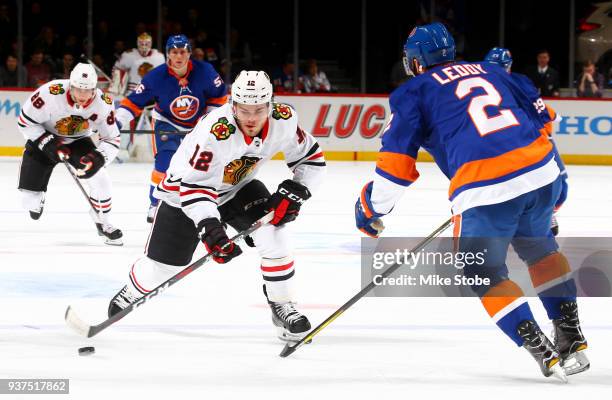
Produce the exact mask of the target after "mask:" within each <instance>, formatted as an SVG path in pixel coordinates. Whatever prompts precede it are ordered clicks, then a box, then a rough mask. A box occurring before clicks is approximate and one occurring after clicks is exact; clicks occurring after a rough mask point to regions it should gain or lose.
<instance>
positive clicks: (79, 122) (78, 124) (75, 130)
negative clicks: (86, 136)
mask: <svg viewBox="0 0 612 400" xmlns="http://www.w3.org/2000/svg"><path fill="white" fill-rule="evenodd" d="M88 129H89V122H87V120H86V119H84V118H83V117H81V116H78V115H71V116H69V117H64V118H62V119H60V120H59V121H57V122H56V123H55V130H56V131H57V133H59V134H60V135H64V136H72V135H76V134H79V133H82V132H85V131H87V130H88Z"/></svg>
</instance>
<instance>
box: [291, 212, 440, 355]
mask: <svg viewBox="0 0 612 400" xmlns="http://www.w3.org/2000/svg"><path fill="white" fill-rule="evenodd" d="M451 223H452V219H451V218H449V219H448V220H447V221H446V222H444V223H443V224H442V225H440V226H439V227H438V228H437V229H436V230H435V231H433V232H432V233H430V234H429V236H427V237H426V238H425V239H423V240H421V241H420V242H419V243H418V244H417V245H416V246H414V248H413V249H412V250H411V252H412V253H416V252H418V251H419V250H421V249H422V248H423V247H425V246H427V245H428V244H429V243H430V242H431V241H432V240H434V239H435V238H436V237H438V235H440V234H441V233H442V232H444V231H445V230H446V228H448V227H449V226H450V225H451ZM401 265H402V264H393V265H392V266H390V267H389V268H387V269H386V270H385V271H384V272H383V273H382V274H380V276H381V277H382V278H386V277H388V276H389V275H391V274H392V273H393V272H395V271H396V270H397V269H398V268H399V267H400V266H401ZM374 287H376V285H375V284H374V282H370V283H369V284H368V285H367V286H365V287H364V288H363V289H361V291H360V292H359V293H357V294H356V295H355V296H353V297H351V299H350V300H349V301H347V302H346V303H344V304H343V305H342V306H341V307H340V308H339V309H337V310H336V311H335V312H334V313H333V314H332V315H330V316H329V317H327V319H326V320H325V321H323V322H321V323H320V324H319V326H317V327H316V328H314V329H313V330H311V331H310V332H308V334H307V335H306V336H304V337H303V338H302V339H301V340H300V341H299V342H297V343H295V344H293V345H291V344H289V343H287V344H286V345H285V348H283V350H282V351H281V352H280V354H279V356H281V357H283V358H285V357H288V356H290V355H291V354H293V353H295V351H296V350H297V349H299V348H300V347H302V346H303V345H304V344H306V343H310V342H311V341H312V338H313V337H315V336H316V335H317V334H318V333H319V332H321V331H322V330H323V329H324V328H325V327H326V326H327V325H329V324H331V323H332V322H333V321H334V320H335V319H336V318H338V317H339V316H340V315H342V313H343V312H345V311H346V310H348V309H349V308H350V307H351V306H352V305H353V304H355V303H357V301H359V299H361V298H362V297H363V296H365V295H366V294H368V292H369V291H370V290H372V289H374Z"/></svg>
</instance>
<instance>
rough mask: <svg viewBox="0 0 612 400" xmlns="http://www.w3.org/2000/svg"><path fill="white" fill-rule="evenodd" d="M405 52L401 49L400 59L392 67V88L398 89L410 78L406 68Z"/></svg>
mask: <svg viewBox="0 0 612 400" xmlns="http://www.w3.org/2000/svg"><path fill="white" fill-rule="evenodd" d="M403 58H404V52H403V51H400V53H399V60H397V61H396V62H395V64H393V67H391V90H395V89H397V88H398V87H399V86H400V85H401V84H402V83H404V82H405V81H406V80H407V79H408V75H406V68H404V61H403Z"/></svg>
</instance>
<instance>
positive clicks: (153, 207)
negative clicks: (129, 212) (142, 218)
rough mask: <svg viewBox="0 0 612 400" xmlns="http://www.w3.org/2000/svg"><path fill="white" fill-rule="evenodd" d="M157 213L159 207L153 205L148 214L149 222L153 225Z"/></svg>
mask: <svg viewBox="0 0 612 400" xmlns="http://www.w3.org/2000/svg"><path fill="white" fill-rule="evenodd" d="M156 211H157V205H153V204H151V205H150V206H149V211H148V212H147V222H148V223H150V224H152V223H153V220H155V212H156Z"/></svg>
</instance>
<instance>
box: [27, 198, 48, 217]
mask: <svg viewBox="0 0 612 400" xmlns="http://www.w3.org/2000/svg"><path fill="white" fill-rule="evenodd" d="M44 209H45V199H42V200H41V201H40V206H39V207H38V208H37V209H36V210H30V217H31V218H32V219H33V220H37V219H39V218H40V216H41V215H42V213H43V210H44Z"/></svg>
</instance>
